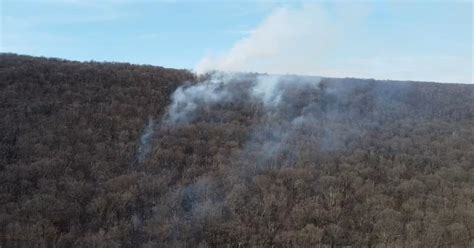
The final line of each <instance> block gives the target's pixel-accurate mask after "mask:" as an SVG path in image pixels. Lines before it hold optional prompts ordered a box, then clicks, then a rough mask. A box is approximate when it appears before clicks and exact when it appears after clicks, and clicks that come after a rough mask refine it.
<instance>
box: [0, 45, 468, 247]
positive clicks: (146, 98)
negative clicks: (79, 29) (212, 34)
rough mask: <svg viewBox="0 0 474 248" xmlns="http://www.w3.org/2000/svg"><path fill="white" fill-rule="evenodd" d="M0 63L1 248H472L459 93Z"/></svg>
mask: <svg viewBox="0 0 474 248" xmlns="http://www.w3.org/2000/svg"><path fill="white" fill-rule="evenodd" d="M0 58H1V60H0V114H1V116H0V246H1V247H196V246H199V247H255V246H257V247H272V246H273V247H318V246H319V247H341V246H351V247H473V246H474V85H462V84H438V83H427V82H426V83H421V82H395V81H376V80H360V79H352V78H345V79H331V78H318V77H302V76H271V75H261V74H235V75H227V74H225V75H222V74H219V73H215V74H209V75H205V76H196V75H194V74H192V73H191V72H189V71H186V70H175V69H165V68H162V67H154V66H137V65H130V64H123V63H97V62H86V63H79V62H71V61H65V60H58V59H46V58H35V57H28V56H18V55H13V54H1V57H0Z"/></svg>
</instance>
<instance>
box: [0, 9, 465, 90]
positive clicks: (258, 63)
mask: <svg viewBox="0 0 474 248" xmlns="http://www.w3.org/2000/svg"><path fill="white" fill-rule="evenodd" d="M0 8H1V30H0V35H1V38H0V41H1V51H2V52H14V53H20V54H28V55H40V56H47V57H60V58H66V59H73V60H80V61H89V60H95V61H118V62H130V63H138V64H152V65H160V66H165V67H174V68H186V69H193V70H196V71H198V72H200V71H205V70H210V69H221V70H231V71H258V72H269V73H297V74H309V75H321V76H337V77H361V78H376V79H396V80H419V81H437V82H460V83H473V78H472V71H473V38H472V35H473V21H472V13H473V3H472V2H471V1H357V2H356V1H331V2H324V1H323V2H321V1H312V2H297V3H295V2H291V3H289V2H275V1H151V0H149V1H146V0H135V1H132V0H102V1H99V0H98V1H92V0H1V7H0Z"/></svg>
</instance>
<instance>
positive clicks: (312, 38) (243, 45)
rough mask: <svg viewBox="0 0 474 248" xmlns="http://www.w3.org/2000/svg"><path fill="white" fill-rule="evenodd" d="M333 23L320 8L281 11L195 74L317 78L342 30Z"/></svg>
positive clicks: (207, 60)
mask: <svg viewBox="0 0 474 248" xmlns="http://www.w3.org/2000/svg"><path fill="white" fill-rule="evenodd" d="M333 23H334V22H333V21H331V18H330V15H329V14H328V11H327V10H326V9H324V8H322V7H321V6H319V5H310V4H307V5H304V6H302V7H301V8H300V9H289V8H279V9H277V10H276V11H274V12H273V14H271V15H270V16H269V17H268V18H267V19H266V20H264V21H263V22H262V23H261V24H260V25H259V26H258V27H257V28H255V29H254V30H253V31H252V32H251V34H250V35H249V36H248V37H245V38H243V39H241V40H239V41H237V42H236V43H235V44H234V46H233V47H232V48H231V49H230V50H229V51H228V52H227V53H225V54H224V55H223V56H209V57H205V58H203V59H202V60H201V61H200V62H199V63H198V65H197V66H196V68H195V70H196V72H197V73H204V72H206V71H210V70H218V71H246V72H248V71H258V72H266V73H272V74H284V73H294V74H314V73H315V72H317V71H316V70H315V69H317V64H318V61H319V60H320V59H322V57H323V56H324V54H325V53H326V52H327V51H328V50H330V49H329V48H330V47H331V46H332V45H333V44H334V42H335V41H336V40H337V36H338V32H339V31H338V30H339V28H338V27H337V26H336V25H334V24H333Z"/></svg>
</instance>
